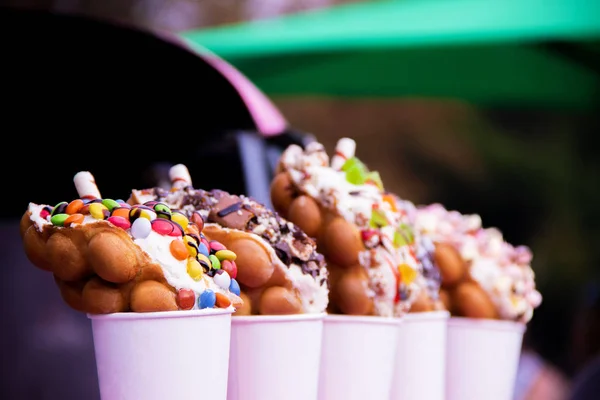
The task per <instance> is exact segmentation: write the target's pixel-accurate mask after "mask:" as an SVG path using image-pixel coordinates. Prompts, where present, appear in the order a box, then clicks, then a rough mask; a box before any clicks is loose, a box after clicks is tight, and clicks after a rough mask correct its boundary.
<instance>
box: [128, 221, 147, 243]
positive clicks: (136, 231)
mask: <svg viewBox="0 0 600 400" xmlns="http://www.w3.org/2000/svg"><path fill="white" fill-rule="evenodd" d="M130 232H131V236H133V238H134V239H145V238H147V237H148V235H149V234H150V232H152V223H151V222H150V220H148V219H146V218H138V219H136V220H135V221H133V222H132V223H131V231H130Z"/></svg>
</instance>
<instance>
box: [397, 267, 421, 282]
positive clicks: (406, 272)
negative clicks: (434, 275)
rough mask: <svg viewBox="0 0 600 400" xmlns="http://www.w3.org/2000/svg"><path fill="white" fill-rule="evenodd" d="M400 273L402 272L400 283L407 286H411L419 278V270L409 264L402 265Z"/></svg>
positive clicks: (399, 269)
mask: <svg viewBox="0 0 600 400" xmlns="http://www.w3.org/2000/svg"><path fill="white" fill-rule="evenodd" d="M398 272H400V281H401V282H404V283H406V284H407V285H409V284H411V283H412V282H413V281H414V280H415V279H416V278H417V270H415V269H414V268H412V267H411V266H410V265H408V264H400V265H399V266H398Z"/></svg>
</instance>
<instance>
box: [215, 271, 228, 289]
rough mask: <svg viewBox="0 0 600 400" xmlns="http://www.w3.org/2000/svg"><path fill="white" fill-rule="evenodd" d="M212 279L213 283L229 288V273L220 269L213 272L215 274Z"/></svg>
mask: <svg viewBox="0 0 600 400" xmlns="http://www.w3.org/2000/svg"><path fill="white" fill-rule="evenodd" d="M213 279H214V280H215V283H216V284H217V285H219V287H222V288H223V289H229V284H230V283H231V277H230V276H229V274H228V273H227V272H225V271H223V270H222V269H220V270H218V271H217V272H216V273H215V276H214V278H213Z"/></svg>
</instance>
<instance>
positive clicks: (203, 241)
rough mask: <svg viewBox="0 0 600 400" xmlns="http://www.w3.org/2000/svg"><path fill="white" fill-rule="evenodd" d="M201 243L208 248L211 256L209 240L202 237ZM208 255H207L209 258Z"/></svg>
mask: <svg viewBox="0 0 600 400" xmlns="http://www.w3.org/2000/svg"><path fill="white" fill-rule="evenodd" d="M200 241H201V242H202V243H203V244H204V246H205V247H206V250H207V251H208V254H210V244H209V243H208V240H206V238H205V237H204V236H202V235H201V236H200ZM208 254H207V255H206V256H207V257H208Z"/></svg>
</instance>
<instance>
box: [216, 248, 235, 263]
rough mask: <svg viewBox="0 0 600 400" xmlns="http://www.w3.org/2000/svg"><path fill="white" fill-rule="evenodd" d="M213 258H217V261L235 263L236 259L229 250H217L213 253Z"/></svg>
mask: <svg viewBox="0 0 600 400" xmlns="http://www.w3.org/2000/svg"><path fill="white" fill-rule="evenodd" d="M215 256H217V258H218V259H219V261H223V260H229V261H235V259H236V258H237V255H236V254H235V253H234V252H233V251H231V250H219V251H217V252H216V253H215Z"/></svg>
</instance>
